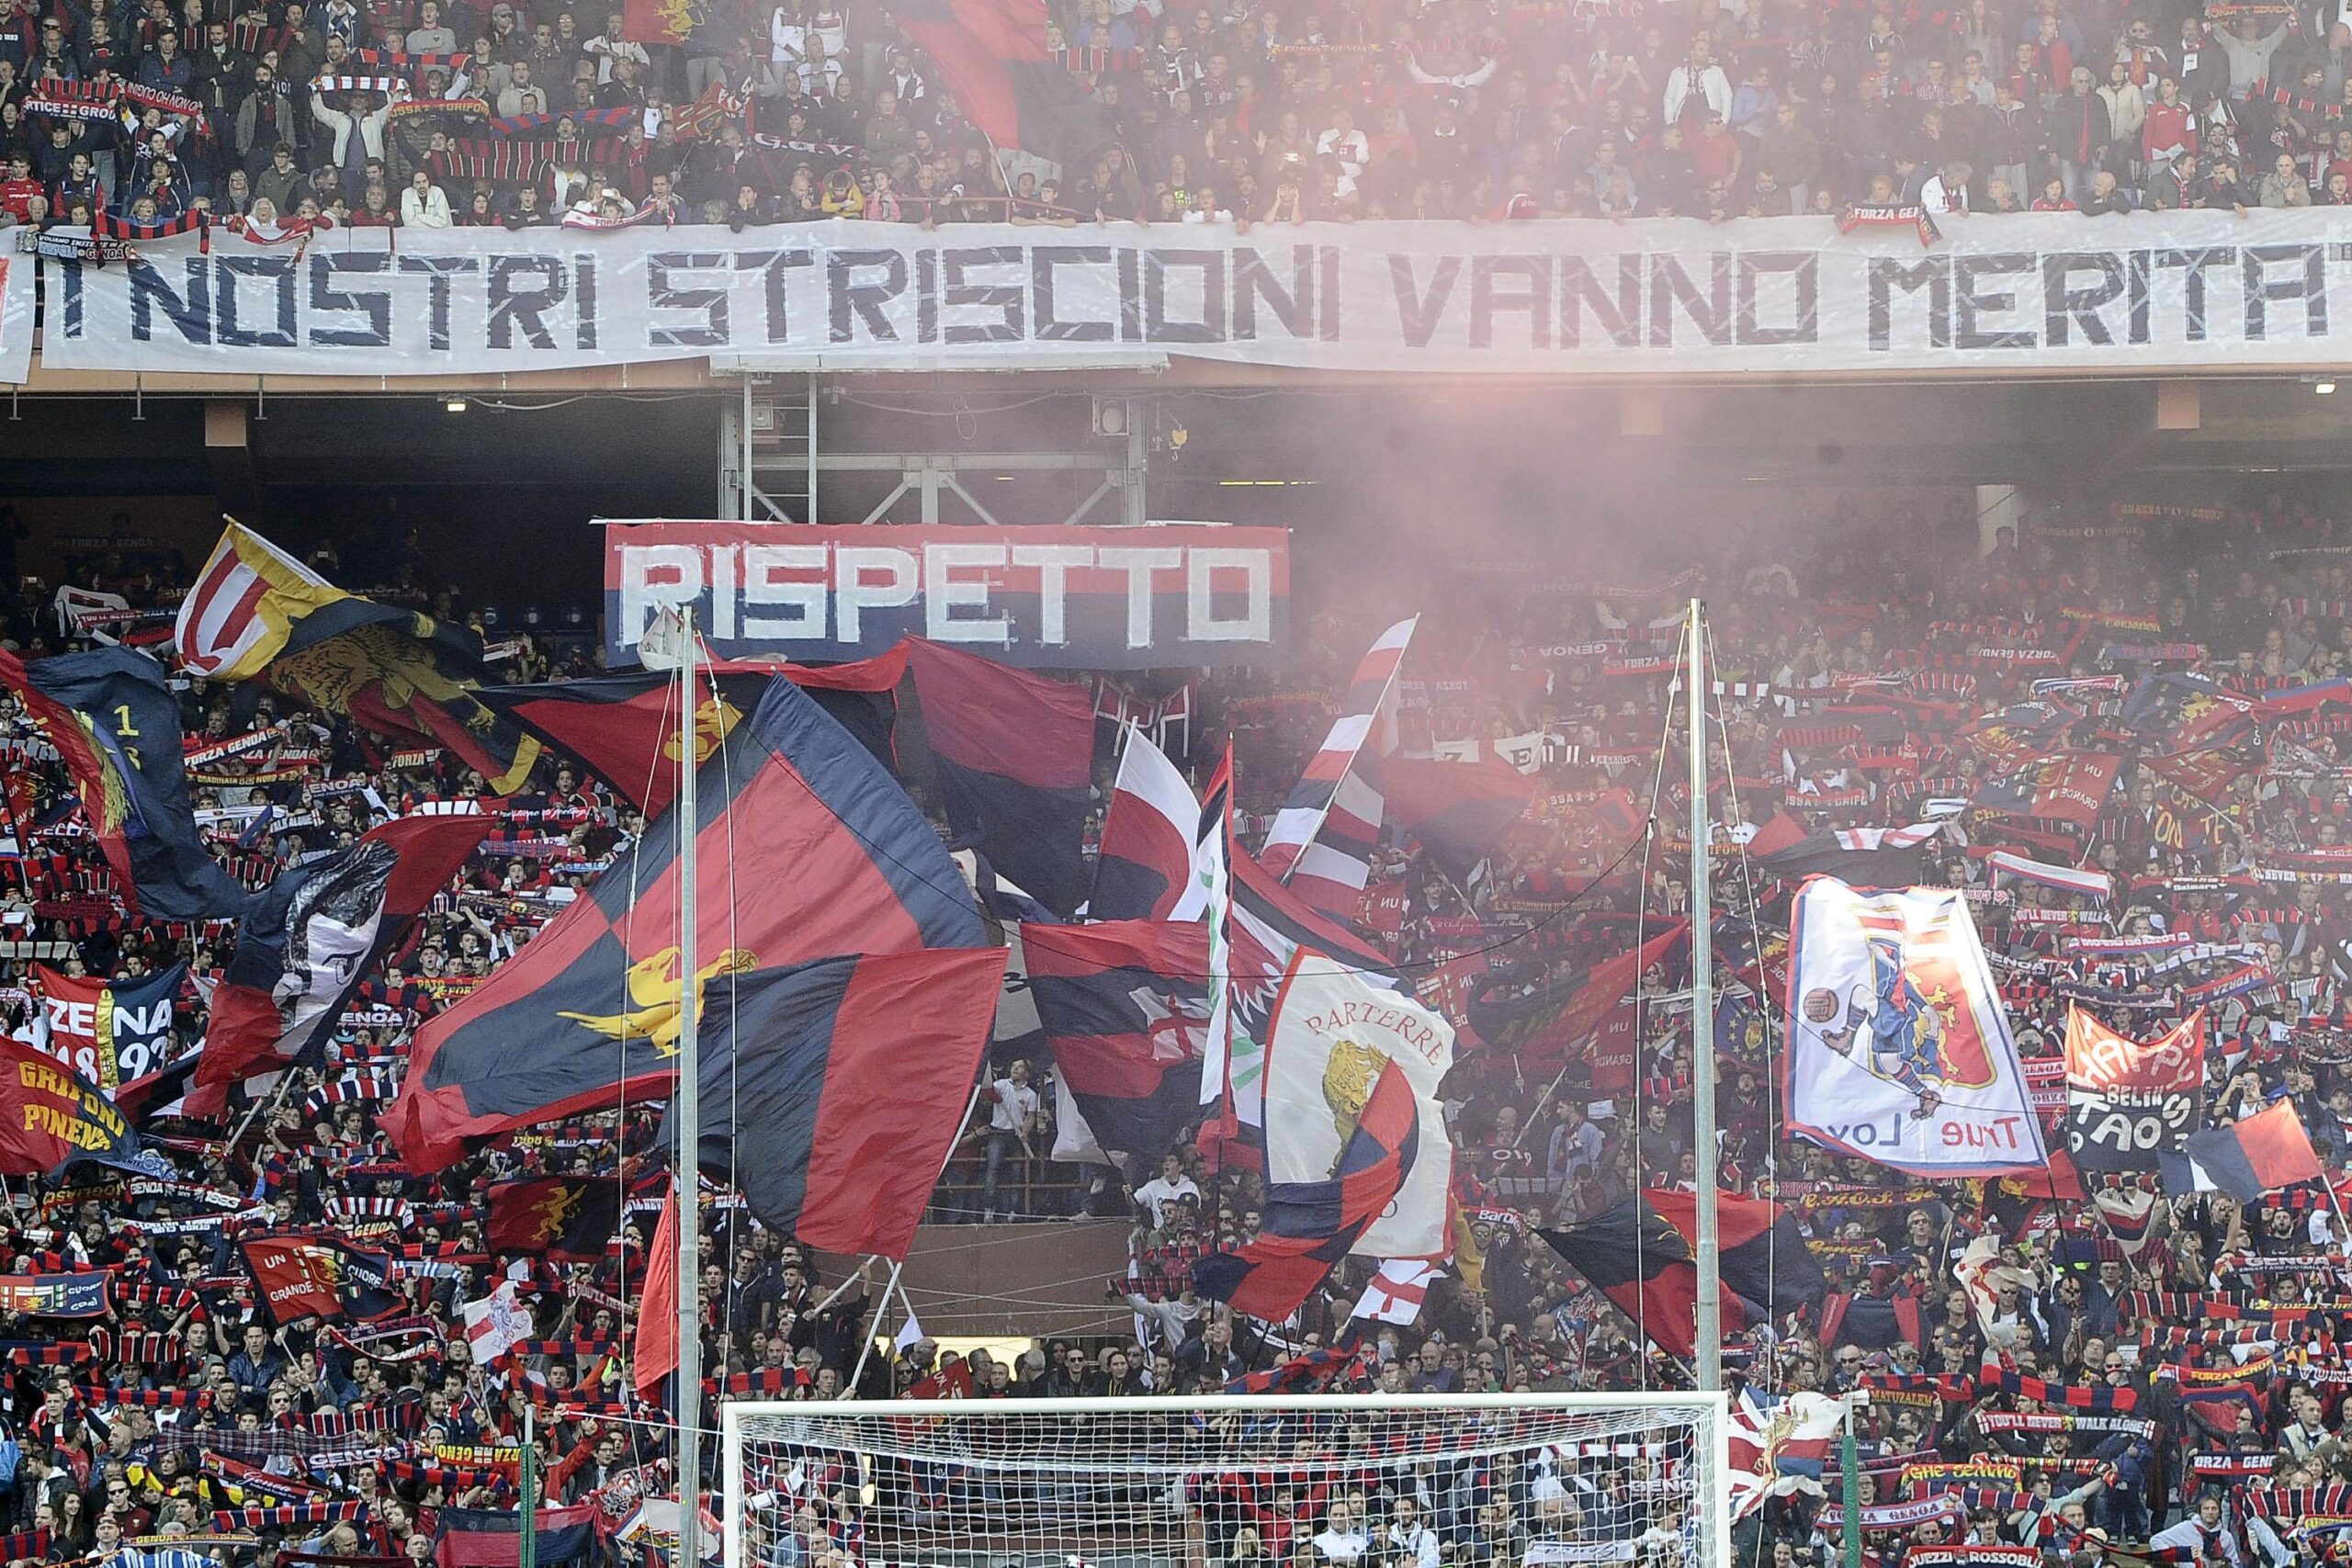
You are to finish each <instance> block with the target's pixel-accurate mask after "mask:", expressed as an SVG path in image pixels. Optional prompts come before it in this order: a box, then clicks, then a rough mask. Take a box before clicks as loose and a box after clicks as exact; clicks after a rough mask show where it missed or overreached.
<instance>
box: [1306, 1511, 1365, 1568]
mask: <svg viewBox="0 0 2352 1568" xmlns="http://www.w3.org/2000/svg"><path fill="white" fill-rule="evenodd" d="M1313 1545H1314V1547H1315V1551H1316V1554H1317V1556H1319V1557H1321V1558H1322V1559H1323V1561H1324V1562H1356V1561H1358V1560H1359V1559H1361V1558H1362V1557H1363V1554H1364V1553H1365V1552H1367V1551H1371V1550H1372V1541H1371V1540H1370V1539H1369V1538H1368V1537H1366V1536H1365V1534H1364V1533H1363V1530H1362V1529H1359V1528H1357V1525H1356V1522H1355V1516H1354V1514H1352V1513H1351V1512H1350V1511H1349V1508H1348V1505H1347V1504H1346V1503H1345V1502H1335V1503H1333V1504H1332V1505H1331V1511H1330V1512H1329V1513H1328V1514H1326V1515H1324V1516H1323V1533H1322V1534H1321V1535H1318V1536H1317V1537H1316V1538H1315V1540H1314V1542H1313Z"/></svg>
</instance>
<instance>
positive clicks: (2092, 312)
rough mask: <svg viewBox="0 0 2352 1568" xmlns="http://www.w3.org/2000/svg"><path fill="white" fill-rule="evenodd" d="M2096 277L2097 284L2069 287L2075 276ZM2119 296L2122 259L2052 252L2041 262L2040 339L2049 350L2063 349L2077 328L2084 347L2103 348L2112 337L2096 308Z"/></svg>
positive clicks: (2102, 254) (2092, 253) (2109, 255)
mask: <svg viewBox="0 0 2352 1568" xmlns="http://www.w3.org/2000/svg"><path fill="white" fill-rule="evenodd" d="M2078 272H2080V273H2097V274H2098V282H2097V283H2094V284H2092V285H2090V286H2089V287H2088V288H2073V287H2071V283H2072V278H2073V275H2074V274H2075V273H2078ZM2122 292H2123V258H2122V257H2121V256H2119V255H2117V254H2115V253H2114V252H2113V251H2053V252H2052V253H2051V254H2048V255H2046V256H2044V257H2042V258H2041V305H2042V318H2043V321H2042V336H2043V338H2044V339H2045V340H2046V341H2047V342H2048V343H2049V344H2050V346H2051V347H2052V348H2065V347H2067V346H2069V345H2070V344H2072V343H2073V342H2074V332H2075V328H2076V327H2080V328H2081V329H2082V332H2083V341H2084V342H2085V343H2090V344H2098V346H2100V347H2102V348H2105V347H2107V346H2109V344H2113V343H2114V342H2115V334H2114V333H2110V332H2109V331H2108V330H2107V323H2106V322H2105V321H2102V320H2100V319H2099V313H2098V308H2099V307H2100V306H2101V305H2104V304H2107V303H2108V302H2109V301H2110V300H2112V299H2117V298H2118V297H2120V295H2121V294H2122Z"/></svg>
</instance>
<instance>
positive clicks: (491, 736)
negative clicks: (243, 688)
mask: <svg viewBox="0 0 2352 1568" xmlns="http://www.w3.org/2000/svg"><path fill="white" fill-rule="evenodd" d="M172 643H173V648H174V650H175V652H176V653H177V654H178V655H179V660H180V662H181V664H182V665H184V666H185V667H186V668H187V671H189V673H191V674H195V675H200V676H203V677H205V678H207V679H209V680H215V681H249V680H252V679H254V677H256V676H263V675H266V677H267V678H268V680H269V683H270V684H271V685H273V686H275V687H277V689H278V690H279V691H281V692H284V693H286V694H288V695H291V696H298V697H300V698H301V699H302V700H303V701H305V702H308V703H310V704H311V705H312V706H313V707H316V708H319V709H321V710H322V711H324V712H327V713H332V714H338V715H341V716H345V717H348V718H350V719H352V720H353V721H354V722H356V723H357V724H360V725H362V726H364V727H365V728H369V729H372V730H375V731H377V732H378V733H379V734H382V735H389V736H392V737H395V738H406V739H416V740H418V741H420V742H423V743H424V744H428V745H439V746H446V747H447V748H448V749H449V750H452V751H454V752H456V753H457V754H458V756H459V757H461V758H463V759H464V760H465V762H466V765H467V766H469V767H470V768H474V769H476V770H478V771H479V772H480V773H481V774H482V776H483V777H484V778H485V779H486V780H488V781H489V783H490V786H491V789H492V793H494V794H498V795H512V794H513V793H514V792H515V791H516V790H518V789H520V788H521V787H522V786H523V784H524V782H525V781H526V780H527V779H528V778H529V777H530V776H531V768H532V766H533V764H535V763H536V762H537V761H538V756H539V743H538V741H537V740H536V739H532V738H531V737H530V736H527V735H525V734H523V733H522V732H521V731H519V730H517V729H516V728H515V727H514V726H513V725H511V724H509V723H507V722H506V721H505V720H503V718H501V717H500V716H498V715H496V714H495V713H492V711H491V710H490V709H488V708H486V707H484V706H482V705H481V703H480V702H478V701H476V700H475V698H474V696H473V692H474V689H475V688H477V687H479V686H480V685H481V639H480V638H479V637H475V636H474V635H473V633H472V632H470V631H468V630H467V629H466V628H465V627H463V626H451V625H449V624H448V623H447V622H445V621H438V620H435V618H434V617H432V616H431V615H424V614H422V613H420V612H418V611H414V610H403V609H400V608H398V607H396V606H394V605H390V604H377V603H376V602H375V601H373V600H371V599H366V598H362V597H361V596H360V595H358V594H356V593H346V592H344V591H343V590H342V589H340V588H337V587H335V586H334V584H333V583H331V582H329V581H327V580H326V579H324V578H322V577H321V576H320V575H319V574H318V573H316V572H314V571H312V570H311V569H310V568H308V567H306V566H304V565H303V564H302V563H301V562H300V561H298V560H296V559H295V558H293V557H292V556H289V555H288V554H287V553H286V552H285V551H283V550H281V549H279V548H278V547H277V546H275V545H273V544H271V543H270V542H269V541H268V540H266V539H265V538H263V537H262V536H260V535H258V534H256V533H254V531H253V530H252V529H250V528H247V527H245V526H243V525H242V524H238V523H231V524H230V525H229V526H228V528H227V530H226V531H225V532H223V533H222V534H221V536H220V543H219V544H218V545H216V546H214V547H213V550H212V555H211V558H209V560H207V561H206V562H205V563H204V570H202V571H201V572H199V573H198V575H197V582H196V587H195V588H194V589H192V590H191V591H190V592H189V593H188V596H187V598H186V599H184V600H182V601H181V603H180V613H179V619H178V622H177V623H176V625H175V627H174V630H173V637H172Z"/></svg>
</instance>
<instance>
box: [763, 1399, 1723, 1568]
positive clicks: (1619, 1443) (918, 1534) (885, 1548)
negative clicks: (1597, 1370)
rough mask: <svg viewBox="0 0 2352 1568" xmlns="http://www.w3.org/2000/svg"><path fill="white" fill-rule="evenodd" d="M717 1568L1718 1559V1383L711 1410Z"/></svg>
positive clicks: (1682, 1564)
mask: <svg viewBox="0 0 2352 1568" xmlns="http://www.w3.org/2000/svg"><path fill="white" fill-rule="evenodd" d="M721 1413H722V1443H723V1450H722V1464H721V1483H722V1485H723V1487H724V1489H725V1491H724V1498H723V1506H724V1509H725V1515H724V1522H725V1530H724V1540H725V1550H726V1568H900V1565H905V1568H1551V1565H1555V1564H1556V1565H1565V1564H1575V1563H1628V1564H1633V1565H1634V1568H1724V1564H1726V1563H1727V1562H1729V1559H1730V1550H1729V1540H1728V1537H1729V1529H1730V1526H1729V1511H1728V1495H1727V1490H1726V1484H1725V1466H1726V1458H1725V1450H1724V1404H1723V1400H1722V1397H1721V1396H1720V1395H1712V1396H1710V1395H1698V1394H1674V1395H1664V1394H1661V1395H1643V1394H1464V1395H1443V1394H1430V1395H1418V1396H1407V1395H1384V1394H1324V1395H1300V1396H1294V1397H1280V1396H1269V1397H1251V1396H1248V1395H1229V1396H1224V1397H1214V1398H1191V1399H1173V1398H1171V1399H1149V1398H1146V1399H1097V1400H1088V1399H1037V1400H961V1401H944V1402H935V1401H904V1402H892V1403H879V1402H869V1403H854V1402H837V1403H811V1402H806V1401H804V1402H799V1403H791V1404H773V1403H749V1402H745V1403H731V1404H725V1405H723V1406H721Z"/></svg>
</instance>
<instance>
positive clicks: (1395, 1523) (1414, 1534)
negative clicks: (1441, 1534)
mask: <svg viewBox="0 0 2352 1568" xmlns="http://www.w3.org/2000/svg"><path fill="white" fill-rule="evenodd" d="M1385 1555H1386V1556H1387V1557H1388V1558H1389V1559H1390V1561H1392V1562H1402V1563H1404V1564H1406V1565H1407V1568H1437V1556H1438V1553H1437V1531H1435V1530H1433V1529H1430V1527H1429V1526H1427V1525H1425V1524H1423V1523H1422V1522H1421V1506H1420V1505H1419V1504H1418V1503H1416V1502H1414V1501H1413V1500H1412V1499H1411V1498H1410V1497H1399V1498H1397V1501H1396V1503H1395V1504H1394V1505H1393V1506H1391V1507H1390V1508H1389V1510H1388V1547H1387V1551H1386V1553H1385Z"/></svg>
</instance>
